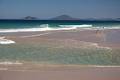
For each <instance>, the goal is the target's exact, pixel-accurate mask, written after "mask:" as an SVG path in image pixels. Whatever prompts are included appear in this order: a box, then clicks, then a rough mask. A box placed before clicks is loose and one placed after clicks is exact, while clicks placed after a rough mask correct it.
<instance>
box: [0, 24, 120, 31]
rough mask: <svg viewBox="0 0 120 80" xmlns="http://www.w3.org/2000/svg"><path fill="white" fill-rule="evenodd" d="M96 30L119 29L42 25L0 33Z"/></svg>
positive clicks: (83, 25)
mask: <svg viewBox="0 0 120 80" xmlns="http://www.w3.org/2000/svg"><path fill="white" fill-rule="evenodd" d="M75 29H81V30H83V29H84V30H86V29H88V30H96V29H120V27H119V26H117V27H115V26H113V27H104V26H103V27H99V26H93V25H88V24H82V25H58V26H57V27H50V26H49V24H42V25H40V26H39V27H38V26H36V28H21V29H0V33H9V32H36V31H56V30H75Z"/></svg>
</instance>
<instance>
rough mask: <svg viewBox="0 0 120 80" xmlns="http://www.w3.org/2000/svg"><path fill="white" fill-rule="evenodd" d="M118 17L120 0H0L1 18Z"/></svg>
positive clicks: (119, 14)
mask: <svg viewBox="0 0 120 80" xmlns="http://www.w3.org/2000/svg"><path fill="white" fill-rule="evenodd" d="M62 14H68V15H70V16H73V17H76V18H118V17H120V0H0V18H23V17H25V16H34V17H38V18H41V19H47V18H51V17H55V16H58V15H62Z"/></svg>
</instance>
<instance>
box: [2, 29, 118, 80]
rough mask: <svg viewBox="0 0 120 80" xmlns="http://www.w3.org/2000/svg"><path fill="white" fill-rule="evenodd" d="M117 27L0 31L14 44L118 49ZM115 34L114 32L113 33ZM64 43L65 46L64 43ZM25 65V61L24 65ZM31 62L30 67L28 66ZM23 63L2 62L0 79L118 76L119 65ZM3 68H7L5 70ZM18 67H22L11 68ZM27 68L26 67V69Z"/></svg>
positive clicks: (64, 79)
mask: <svg viewBox="0 0 120 80" xmlns="http://www.w3.org/2000/svg"><path fill="white" fill-rule="evenodd" d="M119 34H120V30H119V29H118V30H115V29H114V30H104V31H99V32H97V30H70V31H65V30H64V31H44V32H22V33H21V32H19V33H2V34H1V36H4V37H5V38H6V39H10V40H13V41H15V42H16V43H15V44H39V43H40V44H44V43H45V44H50V45H53V46H55V47H56V48H61V47H70V48H71V47H76V48H78V47H82V48H91V47H92V48H94V47H101V48H109V49H120V36H119ZM114 35H115V36H114ZM63 45H64V46H63ZM24 66H25V65H24ZM31 66H32V67H31ZM31 66H29V69H28V66H27V68H26V67H24V68H23V67H22V68H21V66H7V65H5V66H4V65H2V66H1V67H0V68H1V70H0V80H73V79H74V80H81V79H82V80H119V79H120V67H119V66H117V67H111V66H109V67H105V66H104V67H95V66H94V67H92V66H87V67H86V66H82V67H81V66H75V67H73V66H69V67H64V66H62V67H61V66H59V65H58V66H57V67H55V66H52V67H51V66H50V67H49V66H47V65H45V66H44V67H43V66H42V67H39V66H35V65H31ZM6 68H9V70H7V69H6ZM12 68H16V69H17V68H21V69H22V70H19V69H18V70H12ZM27 69H28V70H27Z"/></svg>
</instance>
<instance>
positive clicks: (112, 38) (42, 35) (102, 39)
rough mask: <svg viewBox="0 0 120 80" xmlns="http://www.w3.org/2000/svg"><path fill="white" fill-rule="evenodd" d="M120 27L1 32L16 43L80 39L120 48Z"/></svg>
mask: <svg viewBox="0 0 120 80" xmlns="http://www.w3.org/2000/svg"><path fill="white" fill-rule="evenodd" d="M119 34H120V29H111V30H104V31H101V30H99V31H97V30H79V29H78V30H70V31H44V32H18V33H6V34H4V33H2V34H1V35H2V36H5V37H6V38H7V39H11V40H14V41H15V42H16V43H24V42H26V43H28V44H29V43H31V42H32V43H42V42H49V41H53V42H54V41H55V42H56V43H57V41H58V42H59V41H60V40H61V41H66V42H69V41H70V40H71V41H73V40H74V41H76V42H77V41H81V42H90V43H96V44H98V45H99V46H104V47H110V48H118V49H119V48H120V35H119Z"/></svg>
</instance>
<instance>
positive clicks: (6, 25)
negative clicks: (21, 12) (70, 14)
mask: <svg viewBox="0 0 120 80" xmlns="http://www.w3.org/2000/svg"><path fill="white" fill-rule="evenodd" d="M77 28H81V29H103V28H104V29H118V28H120V21H71V20H70V21H66V20H65V21H64V20H61V21H60V20H0V33H2V32H3V33H4V32H26V31H29V32H30V31H47V30H70V29H77Z"/></svg>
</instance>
